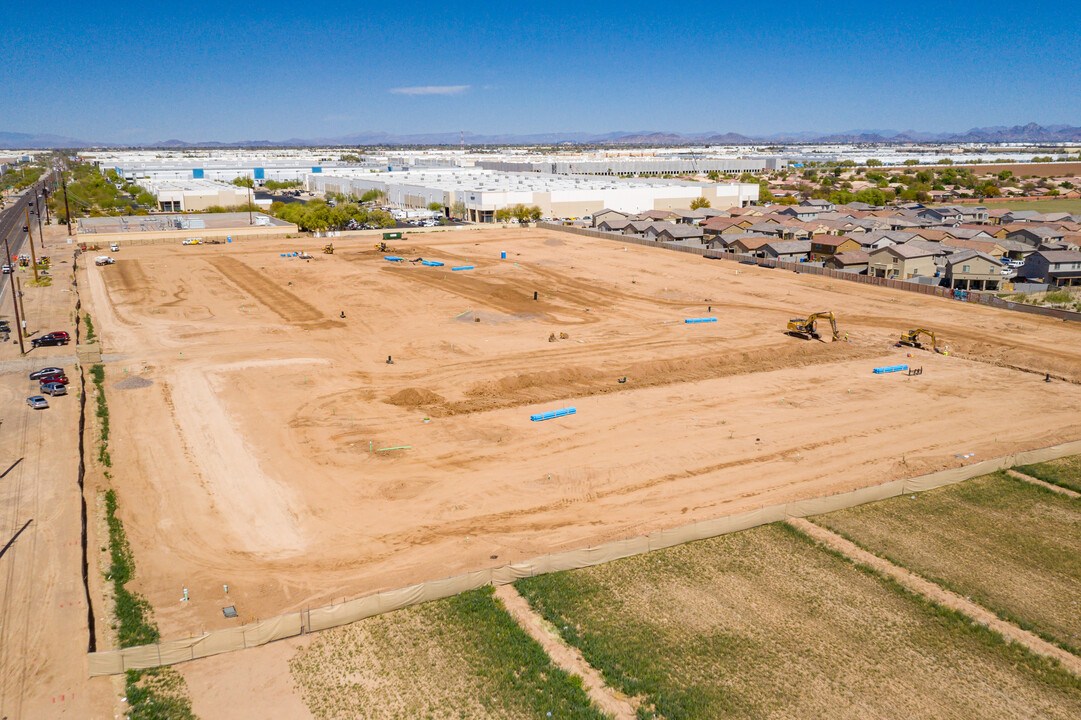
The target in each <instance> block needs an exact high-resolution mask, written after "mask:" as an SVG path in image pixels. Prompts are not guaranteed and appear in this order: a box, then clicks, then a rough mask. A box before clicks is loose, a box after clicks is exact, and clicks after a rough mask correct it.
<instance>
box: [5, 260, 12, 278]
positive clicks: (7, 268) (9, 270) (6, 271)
mask: <svg viewBox="0 0 1081 720" xmlns="http://www.w3.org/2000/svg"><path fill="white" fill-rule="evenodd" d="M4 274H5V275H10V274H11V266H10V265H8V264H7V263H4Z"/></svg>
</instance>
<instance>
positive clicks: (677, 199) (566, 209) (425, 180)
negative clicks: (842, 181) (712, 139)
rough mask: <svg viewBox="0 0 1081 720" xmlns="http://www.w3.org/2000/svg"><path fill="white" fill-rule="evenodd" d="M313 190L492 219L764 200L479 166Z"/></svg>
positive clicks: (753, 188) (358, 179) (740, 186)
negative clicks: (524, 208)
mask: <svg viewBox="0 0 1081 720" xmlns="http://www.w3.org/2000/svg"><path fill="white" fill-rule="evenodd" d="M306 184H307V188H308V190H311V191H315V192H336V193H342V194H344V195H355V196H358V197H359V196H361V195H363V194H364V193H366V192H367V191H369V190H381V191H383V192H385V193H386V198H387V201H388V202H389V203H391V204H392V205H396V206H398V207H403V208H421V207H427V206H428V205H430V204H431V203H438V204H439V205H440V206H441V207H443V208H444V209H445V212H448V213H450V212H451V210H452V208H454V206H455V205H456V204H457V203H461V204H462V205H463V206H464V207H465V215H466V217H465V219H467V220H471V221H473V222H492V220H493V219H494V215H495V211H496V210H499V209H500V208H505V207H510V206H513V205H518V204H522V205H528V206H533V205H536V206H537V207H539V208H540V209H541V213H542V214H543V215H544V217H549V218H582V217H588V216H590V215H592V214H593V213H594V212H597V211H598V210H601V209H603V208H611V209H613V210H620V211H623V212H628V213H640V212H644V211H646V210H673V209H679V208H687V207H689V206H690V204H691V201H692V200H695V199H698V198H704V199H705V200H708V201H709V204H710V206H711V207H714V208H729V207H742V206H744V205H748V204H750V203H754V202H757V201H758V190H759V186H758V185H757V184H754V183H705V182H691V181H680V180H660V179H649V180H642V179H635V180H625V179H618V178H608V177H600V176H594V175H555V174H550V173H535V172H522V173H514V172H499V171H495V170H482V169H474V168H460V169H426V170H407V171H396V172H371V171H364V170H361V169H359V168H355V169H354V168H350V169H349V170H347V171H343V172H339V173H336V174H334V175H330V174H326V173H320V174H309V175H308V176H307V177H306Z"/></svg>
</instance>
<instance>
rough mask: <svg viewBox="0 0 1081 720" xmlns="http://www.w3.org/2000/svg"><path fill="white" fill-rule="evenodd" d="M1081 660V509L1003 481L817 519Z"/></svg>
mask: <svg viewBox="0 0 1081 720" xmlns="http://www.w3.org/2000/svg"><path fill="white" fill-rule="evenodd" d="M812 520H813V521H814V522H816V523H818V524H819V525H822V526H824V527H827V528H829V529H831V530H833V531H835V532H838V533H840V534H842V535H844V536H845V537H847V538H849V539H851V540H852V541H854V542H856V543H857V544H859V545H861V546H863V547H864V548H866V549H868V550H870V551H871V552H873V553H876V554H878V555H880V556H882V557H886V558H888V559H890V560H892V561H893V562H894V563H896V564H898V565H903V566H905V567H907V568H909V569H910V570H913V571H915V572H917V573H919V574H921V575H923V576H924V577H927V578H929V579H931V580H934V581H935V582H937V583H939V584H940V585H943V586H945V587H947V588H950V589H952V590H954V591H955V592H957V593H959V594H961V595H966V596H970V597H971V598H972V600H974V601H975V602H977V603H979V604H980V605H983V606H984V607H986V608H988V609H990V610H993V611H994V612H996V613H998V614H999V615H1000V616H1001V617H1004V618H1007V619H1010V620H1013V621H1014V622H1016V623H1018V624H1019V625H1021V626H1022V627H1026V628H1028V629H1031V630H1034V631H1036V632H1038V633H1039V634H1041V635H1043V636H1044V637H1045V638H1046V639H1048V640H1051V641H1053V642H1056V643H1058V644H1059V645H1061V646H1063V647H1066V648H1067V649H1070V650H1072V651H1073V652H1075V653H1081V605H1079V604H1078V603H1079V602H1081V502H1079V501H1077V500H1074V499H1071V498H1068V497H1065V496H1063V495H1059V494H1056V493H1054V492H1051V491H1050V490H1047V489H1044V488H1040V487H1037V486H1035V485H1032V484H1030V483H1025V482H1022V481H1020V480H1014V479H1013V478H1011V477H1010V476H1008V475H1006V474H1005V473H995V474H993V475H988V476H985V477H981V478H975V479H973V480H968V481H966V482H963V483H960V484H958V485H952V486H949V487H945V488H939V489H937V490H931V491H929V492H925V493H920V494H918V495H915V496H908V495H902V496H901V497H898V498H893V499H891V500H885V501H883V502H878V503H872V504H869V505H862V506H860V507H855V508H850V509H848V510H841V511H838V512H834V513H829V514H827V515H819V516H817V517H814V518H812Z"/></svg>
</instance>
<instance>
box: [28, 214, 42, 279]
mask: <svg viewBox="0 0 1081 720" xmlns="http://www.w3.org/2000/svg"><path fill="white" fill-rule="evenodd" d="M25 210H26V239H27V240H29V241H30V264H31V265H32V266H33V268H34V282H35V283H36V282H37V281H38V259H37V257H35V256H34V233H32V232H30V206H29V205H27V206H26V208H25ZM38 240H39V241H40V240H41V235H40V234H39V235H38Z"/></svg>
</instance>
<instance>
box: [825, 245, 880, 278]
mask: <svg viewBox="0 0 1081 720" xmlns="http://www.w3.org/2000/svg"><path fill="white" fill-rule="evenodd" d="M870 262H871V255H870V253H868V252H866V251H864V250H845V251H843V252H839V253H837V254H836V255H833V256H831V257H829V258H827V259H826V263H825V265H826V267H828V268H833V269H834V270H848V271H850V272H856V273H861V274H862V273H866V272H867V266H868V264H869V263H870Z"/></svg>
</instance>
